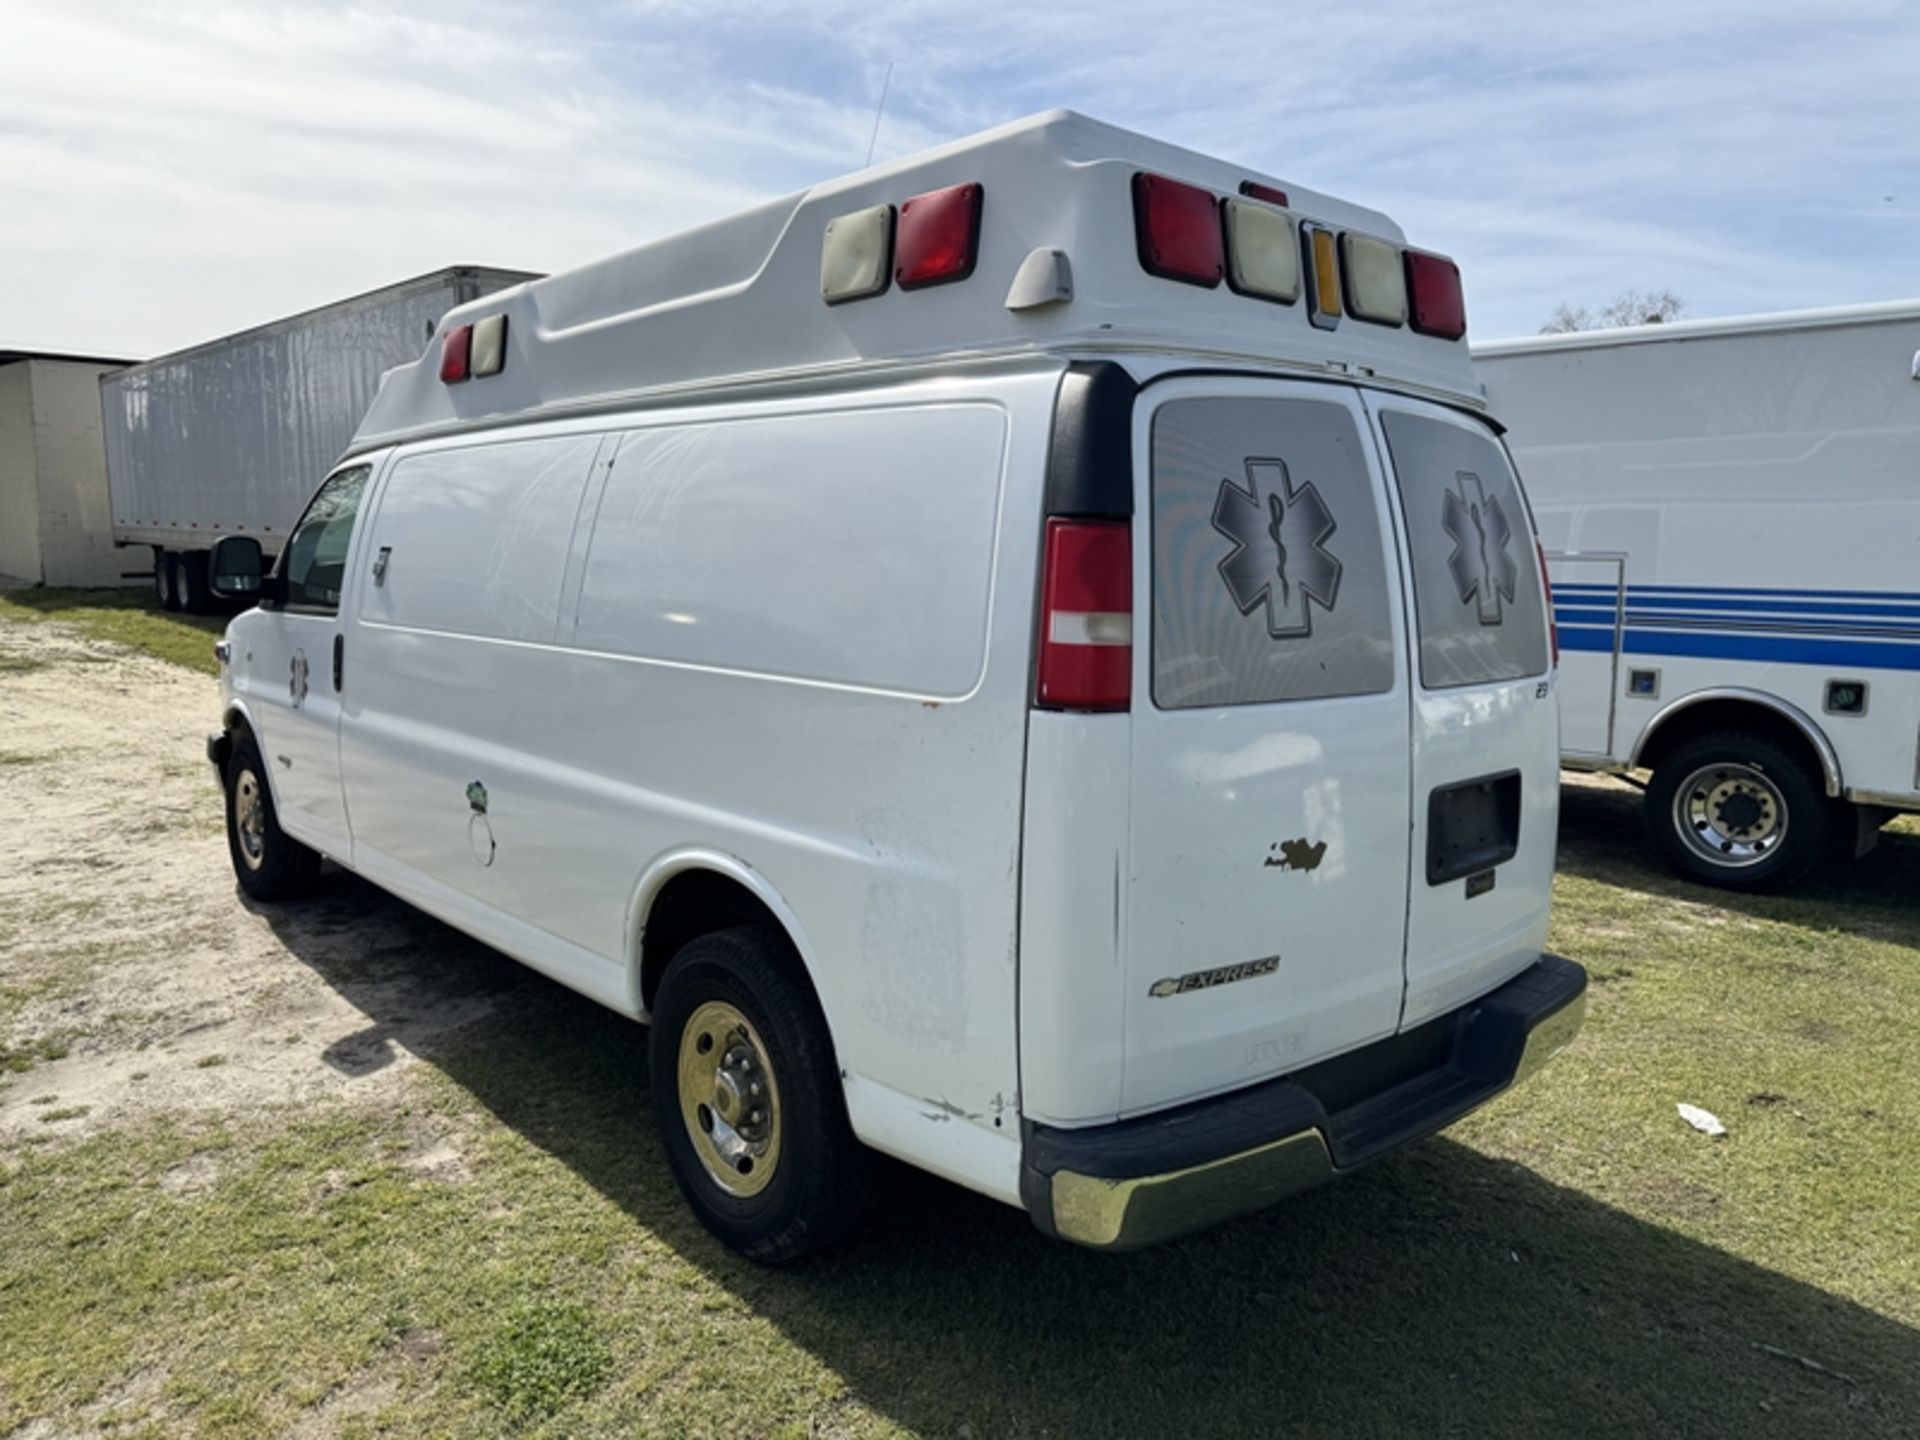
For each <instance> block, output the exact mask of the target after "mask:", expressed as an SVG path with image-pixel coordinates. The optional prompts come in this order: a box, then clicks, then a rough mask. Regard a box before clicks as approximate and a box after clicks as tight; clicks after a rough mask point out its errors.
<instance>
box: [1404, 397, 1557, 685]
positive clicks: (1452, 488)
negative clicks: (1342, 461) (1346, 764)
mask: <svg viewBox="0 0 1920 1440" xmlns="http://www.w3.org/2000/svg"><path fill="white" fill-rule="evenodd" d="M1380 424H1381V427H1382V429H1384V430H1385V432H1386V437H1387V449H1388V452H1389V454H1390V455H1391V458H1392V460H1393V471H1394V477H1395V480H1396V482H1397V483H1398V485H1399V487H1400V504H1401V508H1402V509H1403V510H1404V511H1405V512H1406V522H1407V540H1408V544H1409V548H1410V550H1411V552H1412V557H1413V598H1414V611H1415V616H1416V619H1417V621H1418V624H1419V630H1420V642H1419V644H1420V683H1421V684H1422V685H1424V686H1425V687H1426V688H1427V689H1429V690H1450V689H1456V688H1458V687H1460V686H1462V685H1486V684H1491V683H1493V682H1495V681H1501V680H1519V679H1523V678H1526V677H1528V676H1533V675H1542V674H1545V673H1546V669H1547V624H1546V614H1545V606H1544V605H1543V604H1542V603H1541V598H1540V584H1539V580H1538V578H1537V576H1536V573H1535V572H1536V568H1537V562H1536V559H1535V556H1534V540H1533V527H1532V524H1531V522H1530V521H1529V520H1528V518H1527V509H1526V502H1525V501H1524V500H1523V499H1522V498H1521V494H1520V486H1519V482H1518V481H1516V480H1515V479H1514V475H1513V467H1512V466H1510V465H1509V464H1508V463H1507V457H1506V453H1505V452H1504V451H1502V450H1501V448H1500V446H1499V445H1497V444H1496V443H1495V442H1494V439H1493V437H1492V436H1491V435H1489V434H1488V433H1487V432H1486V431H1485V430H1482V429H1480V428H1478V427H1469V426H1468V425H1466V424H1461V423H1458V422H1455V421H1452V420H1441V419H1437V418H1435V417H1433V416H1430V415H1418V414H1414V413H1412V412H1410V411H1405V410H1394V409H1387V410H1384V411H1383V412H1382V413H1381V417H1380Z"/></svg>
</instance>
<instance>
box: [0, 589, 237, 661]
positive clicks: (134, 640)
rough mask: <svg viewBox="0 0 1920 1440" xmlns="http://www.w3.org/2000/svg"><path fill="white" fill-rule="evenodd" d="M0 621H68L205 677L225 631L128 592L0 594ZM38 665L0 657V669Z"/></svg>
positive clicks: (217, 619) (215, 618) (220, 621)
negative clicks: (216, 640)
mask: <svg viewBox="0 0 1920 1440" xmlns="http://www.w3.org/2000/svg"><path fill="white" fill-rule="evenodd" d="M0 616H5V617H6V618H8V619H14V620H66V621H69V622H71V623H72V624H74V625H75V626H77V627H78V628H79V629H80V630H81V631H83V632H84V633H86V634H87V635H89V636H91V637H93V638H94V639H96V640H111V641H114V642H115V643H117V644H120V645H127V646H130V647H132V648H133V649H135V650H141V651H145V652H146V653H147V654H149V655H152V656H154V657H156V658H157V659H161V660H166V661H170V662H171V663H173V664H175V665H184V666H186V667H187V668H188V669H189V670H198V671H200V672H201V673H202V674H205V675H217V674H219V673H220V667H219V665H218V664H217V663H216V662H215V660H214V658H213V643H212V641H211V640H209V639H208V638H207V637H208V636H215V637H217V636H219V635H220V634H221V633H222V632H223V631H225V629H226V628H227V618H228V617H226V616H224V615H170V614H168V613H167V612H166V611H164V610H162V609H160V608H159V606H158V605H157V604H156V603H155V601H154V598H153V592H152V591H151V590H149V589H146V588H143V587H139V586H131V587H125V588H118V589H108V590H63V589H57V588H47V587H44V586H42V587H35V588H32V589H26V590H0ZM41 663H42V662H40V661H37V660H33V659H29V658H27V657H24V656H15V657H11V660H9V658H8V657H6V656H0V669H10V670H16V671H23V670H30V669H38V668H39V667H40V665H41Z"/></svg>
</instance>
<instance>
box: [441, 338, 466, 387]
mask: <svg viewBox="0 0 1920 1440" xmlns="http://www.w3.org/2000/svg"><path fill="white" fill-rule="evenodd" d="M472 354H473V326H471V325H458V326H455V327H454V328H453V329H451V330H449V331H448V332H447V335H446V338H445V339H444V340H442V341H441V342H440V381H441V383H442V384H444V385H458V384H459V383H460V382H461V381H462V380H464V379H466V378H467V364H468V361H469V360H470V358H471V357H472Z"/></svg>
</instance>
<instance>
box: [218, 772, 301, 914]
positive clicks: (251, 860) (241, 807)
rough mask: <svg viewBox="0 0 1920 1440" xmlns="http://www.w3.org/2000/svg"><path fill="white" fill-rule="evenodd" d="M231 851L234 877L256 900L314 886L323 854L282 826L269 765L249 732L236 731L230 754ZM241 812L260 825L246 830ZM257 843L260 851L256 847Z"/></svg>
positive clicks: (281, 896)
mask: <svg viewBox="0 0 1920 1440" xmlns="http://www.w3.org/2000/svg"><path fill="white" fill-rule="evenodd" d="M225 788H226V792H227V854H228V855H229V856H230V857H231V858H232V860H233V874H234V878H235V879H236V880H238V881H239V882H240V888H241V889H242V890H244V891H246V892H247V894H249V895H251V896H252V897H253V898H254V899H255V900H268V901H273V900H294V899H298V898H299V897H300V896H302V895H305V894H307V893H308V892H309V891H311V890H312V889H313V883H314V879H315V877H316V876H318V875H319V873H320V856H319V855H318V854H316V853H315V852H314V851H312V850H309V849H308V848H307V847H306V846H305V845H302V844H301V843H300V842H299V841H298V840H295V839H293V838H292V837H291V836H290V835H288V834H287V833H286V832H285V831H284V830H282V829H281V828H280V817H279V816H278V815H277V814H275V813H274V808H273V791H272V790H271V789H270V788H269V787H268V784H267V767H266V765H265V764H264V763H263V762H262V761H261V759H260V751H259V748H258V747H257V746H256V745H255V744H254V743H253V740H252V738H251V737H250V736H245V735H242V736H236V737H235V739H234V742H233V753H232V754H230V755H229V756H227V773H226V787H225ZM243 815H252V816H253V817H254V819H255V821H256V822H257V828H253V829H251V830H250V832H249V833H248V834H245V835H243V833H242V826H243V824H244V823H245V822H244V819H243ZM256 845H257V846H258V851H257V853H256V851H255V849H254V847H255V846H256Z"/></svg>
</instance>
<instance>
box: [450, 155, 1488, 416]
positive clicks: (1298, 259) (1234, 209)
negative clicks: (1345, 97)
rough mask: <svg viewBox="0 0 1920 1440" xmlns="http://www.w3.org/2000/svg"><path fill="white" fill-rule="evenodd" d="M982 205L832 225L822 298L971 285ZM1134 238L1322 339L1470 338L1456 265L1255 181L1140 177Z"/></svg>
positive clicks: (914, 203) (911, 202)
mask: <svg viewBox="0 0 1920 1440" xmlns="http://www.w3.org/2000/svg"><path fill="white" fill-rule="evenodd" d="M984 206H985V193H984V189H983V187H982V186H981V184H980V183H979V182H978V181H969V182H967V183H965V184H961V185H949V186H946V187H945V188H944V189H940V190H929V191H927V192H925V193H924V194H920V195H915V196H913V197H912V198H910V199H908V200H904V201H902V202H901V203H900V206H899V208H898V210H897V212H896V210H895V208H894V207H893V206H892V205H871V206H868V207H867V208H865V209H862V210H851V211H848V212H847V213H846V214H844V215H836V216H834V217H833V218H832V219H831V220H829V221H827V225H826V230H825V233H824V234H823V235H822V236H821V242H820V298H821V299H823V300H825V301H826V302H827V304H829V305H839V304H843V303H844V302H846V301H849V300H865V299H868V298H870V297H872V296H875V295H879V294H882V293H884V292H885V291H886V290H887V289H888V288H889V287H890V286H891V285H896V284H897V285H898V286H899V287H900V288H901V289H902V290H921V289H925V288H927V287H928V286H932V285H945V284H950V283H952V282H955V281H959V280H965V279H966V278H967V277H968V276H970V275H971V274H973V270H974V265H975V263H976V261H977V260H978V259H979V251H980V218H981V212H982V210H983V208H984ZM1133 231H1134V244H1135V247H1136V249H1137V250H1138V253H1139V260H1140V268H1141V269H1143V270H1145V271H1146V272H1147V273H1148V274H1149V275H1155V276H1158V277H1159V278H1161V279H1163V280H1176V281H1179V282H1180V283H1181V284H1183V285H1197V286H1199V287H1200V288H1201V289H1204V290H1213V289H1217V288H1218V287H1219V285H1220V282H1221V281H1222V280H1225V281H1226V282H1227V287H1228V288H1229V289H1231V290H1232V291H1234V292H1235V293H1236V294H1239V295H1246V296H1250V297H1252V298H1253V299H1256V300H1267V301H1272V302H1274V303H1276V304H1281V305H1292V304H1294V303H1295V302H1296V301H1298V300H1299V299H1300V298H1301V296H1302V294H1303V293H1304V295H1305V296H1306V300H1307V318H1308V320H1309V321H1311V322H1312V324H1313V325H1314V326H1315V327H1316V328H1318V329H1322V330H1331V329H1334V328H1335V327H1336V326H1338V325H1339V324H1340V321H1341V319H1342V318H1343V317H1345V316H1348V315H1351V316H1352V317H1353V318H1354V319H1356V320H1364V321H1366V322H1367V323H1368V324H1371V325H1385V326H1389V327H1392V328H1395V329H1397V328H1399V327H1400V326H1403V325H1404V326H1409V327H1411V328H1412V329H1413V330H1414V332H1415V333H1416V334H1420V335H1431V336H1434V337H1436V338H1438V339H1442V340H1458V339H1460V338H1461V337H1462V336H1463V335H1465V334H1466V333H1467V314H1466V304H1465V301H1464V299H1463V297H1462V295H1461V292H1460V270H1459V267H1458V266H1456V265H1455V264H1454V263H1453V262H1452V261H1451V260H1449V259H1447V258H1446V257H1445V256H1443V255H1433V254H1430V253H1428V252H1427V251H1424V250H1402V249H1401V248H1400V247H1399V246H1398V245H1396V244H1394V243H1393V242H1392V241H1390V240H1384V239H1381V238H1380V237H1379V236H1377V235H1367V234H1363V233H1361V232H1359V231H1355V230H1335V229H1331V228H1329V227H1327V226H1325V225H1320V224H1315V223H1313V222H1311V221H1303V220H1301V219H1300V218H1298V217H1297V216H1295V215H1294V214H1293V213H1292V212H1291V211H1290V210H1289V209H1288V208H1287V193H1286V192H1285V191H1284V190H1280V189H1276V188H1275V187H1274V186H1271V185H1263V184H1261V183H1260V182H1258V181H1256V180H1243V181H1242V182H1241V183H1240V193H1239V194H1238V195H1226V196H1220V195H1215V194H1214V193H1213V191H1211V190H1209V189H1207V188H1206V187H1204V186H1201V185H1193V184H1189V183H1188V182H1186V181H1184V180H1175V179H1172V178H1171V177H1169V176H1166V175H1156V174H1153V173H1151V172H1149V171H1145V170H1140V171H1136V172H1135V173H1134V176H1133ZM480 323H481V324H483V325H484V324H485V323H486V322H484V321H483V322H480ZM472 343H473V345H474V347H475V349H474V354H475V357H476V358H475V360H474V363H473V369H472V373H473V374H475V375H481V374H487V373H490V372H489V371H486V370H484V369H482V368H481V360H480V358H479V357H482V356H484V357H486V358H487V360H488V361H491V358H492V356H493V354H494V350H493V347H492V345H491V343H490V342H489V341H488V339H487V337H484V336H481V335H476V336H475V337H473V340H472ZM502 343H503V346H504V335H503V336H502ZM449 363H451V362H450V361H449ZM442 378H447V377H446V376H444V375H443V377H442ZM461 378H465V377H464V375H463V376H462V377H461ZM449 383H451V382H449Z"/></svg>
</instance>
